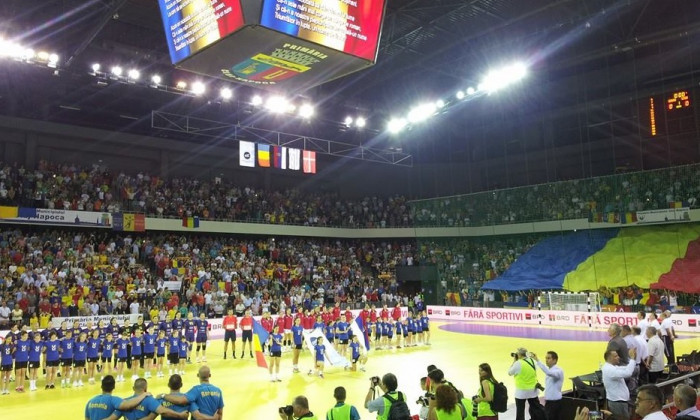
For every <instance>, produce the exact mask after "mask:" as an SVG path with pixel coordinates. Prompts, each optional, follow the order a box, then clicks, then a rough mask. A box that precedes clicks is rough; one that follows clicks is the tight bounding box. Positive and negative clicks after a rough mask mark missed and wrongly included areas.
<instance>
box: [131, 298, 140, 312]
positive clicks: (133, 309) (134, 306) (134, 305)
mask: <svg viewBox="0 0 700 420" xmlns="http://www.w3.org/2000/svg"><path fill="white" fill-rule="evenodd" d="M129 311H130V313H131V314H132V315H137V314H138V313H139V301H138V300H135V301H133V302H131V305H129Z"/></svg>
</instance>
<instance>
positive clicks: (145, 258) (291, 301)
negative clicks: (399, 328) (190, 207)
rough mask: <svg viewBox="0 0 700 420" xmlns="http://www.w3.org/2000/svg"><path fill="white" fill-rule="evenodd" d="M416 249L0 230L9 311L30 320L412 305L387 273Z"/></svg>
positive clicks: (4, 302)
mask: <svg viewBox="0 0 700 420" xmlns="http://www.w3.org/2000/svg"><path fill="white" fill-rule="evenodd" d="M415 252H416V250H415V246H414V245H412V244H410V243H397V242H385V241H374V242H369V241H335V240H322V239H317V240H308V239H277V240H275V239H273V238H264V239H262V238H250V239H241V238H240V237H233V236H223V235H217V236H204V235H195V234H191V235H176V234H150V233H149V234H145V233H144V234H137V235H124V234H117V233H114V232H112V231H108V230H79V231H76V230H72V231H68V230H45V229H40V228H26V229H19V228H15V229H7V230H3V231H0V308H3V307H7V308H8V309H10V311H11V312H12V311H16V310H17V309H19V310H21V313H19V315H18V319H22V320H24V321H25V322H26V321H29V320H30V319H34V320H39V319H40V318H41V315H42V314H46V315H48V314H51V315H52V316H77V315H90V314H94V315H97V314H123V313H141V314H148V315H152V314H153V311H156V312H155V313H159V315H166V314H167V312H171V311H178V310H179V311H181V312H185V313H186V312H187V311H190V312H193V314H194V315H195V316H197V315H198V314H199V313H200V312H201V311H205V312H206V314H207V315H209V316H220V315H223V313H224V311H225V308H227V307H233V308H236V310H237V311H238V310H239V309H240V312H242V310H243V308H246V307H249V308H251V309H252V310H253V313H254V314H261V313H262V312H264V311H270V312H271V313H273V314H274V313H278V312H279V311H282V310H284V308H285V307H292V306H296V307H299V306H303V307H305V308H311V307H313V306H317V305H321V304H325V305H333V304H335V303H336V302H337V303H342V304H343V305H344V306H348V307H362V306H364V304H365V303H373V304H376V305H378V306H380V305H382V304H385V303H386V304H392V302H394V301H397V300H401V301H402V303H404V304H411V305H412V304H413V303H415V302H414V301H413V300H412V299H409V296H404V295H402V294H400V292H399V285H398V283H397V282H396V279H395V276H393V275H387V273H390V272H392V271H393V269H394V267H395V266H396V265H400V264H406V263H407V262H408V261H412V260H413V258H415V255H414V254H415ZM167 282H179V283H167ZM169 285H174V289H173V288H172V287H170V288H169V287H167V286H169ZM410 298H414V296H410ZM409 300H411V301H410V302H409ZM163 312H165V313H163ZM2 314H3V310H2V309H0V323H3V321H6V320H3V319H2ZM11 315H12V314H11ZM170 315H172V314H170ZM147 319H148V318H147Z"/></svg>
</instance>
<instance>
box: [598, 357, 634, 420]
mask: <svg viewBox="0 0 700 420" xmlns="http://www.w3.org/2000/svg"><path fill="white" fill-rule="evenodd" d="M636 356H637V354H636V352H635V351H634V350H630V358H629V362H628V363H627V365H624V366H620V365H619V364H620V356H618V354H617V351H615V350H607V351H606V352H605V354H604V355H603V357H604V358H605V364H604V365H603V368H602V373H603V386H604V387H605V397H606V398H607V400H608V410H610V411H611V412H612V413H613V415H615V416H616V417H615V418H616V419H618V420H629V418H630V413H629V405H628V402H629V399H630V391H629V389H628V388H627V384H625V379H627V378H629V377H630V376H632V373H633V372H634V368H635V367H636V364H635V363H634V358H635V357H636Z"/></svg>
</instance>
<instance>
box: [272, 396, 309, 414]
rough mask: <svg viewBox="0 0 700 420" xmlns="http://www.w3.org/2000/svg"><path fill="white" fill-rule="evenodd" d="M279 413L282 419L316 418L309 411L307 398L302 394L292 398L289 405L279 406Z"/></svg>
mask: <svg viewBox="0 0 700 420" xmlns="http://www.w3.org/2000/svg"><path fill="white" fill-rule="evenodd" d="M279 414H280V418H281V419H282V420H294V419H296V420H299V419H311V420H317V419H316V416H314V413H312V412H311V411H309V400H308V399H307V398H306V397H305V396H303V395H299V396H298V397H296V398H294V400H293V401H292V404H291V405H286V406H284V407H280V408H279Z"/></svg>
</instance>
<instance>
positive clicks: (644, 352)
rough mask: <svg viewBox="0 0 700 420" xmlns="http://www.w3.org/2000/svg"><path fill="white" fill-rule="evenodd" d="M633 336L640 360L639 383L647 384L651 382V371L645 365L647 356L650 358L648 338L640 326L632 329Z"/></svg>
mask: <svg viewBox="0 0 700 420" xmlns="http://www.w3.org/2000/svg"><path fill="white" fill-rule="evenodd" d="M632 336H633V337H634V339H635V340H636V341H637V358H638V359H639V378H638V379H639V380H638V383H640V384H645V383H647V382H649V370H648V369H647V365H646V364H645V362H646V360H647V356H649V350H648V349H647V336H646V334H642V331H641V330H640V329H639V327H638V326H635V327H632ZM635 361H636V359H635Z"/></svg>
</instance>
